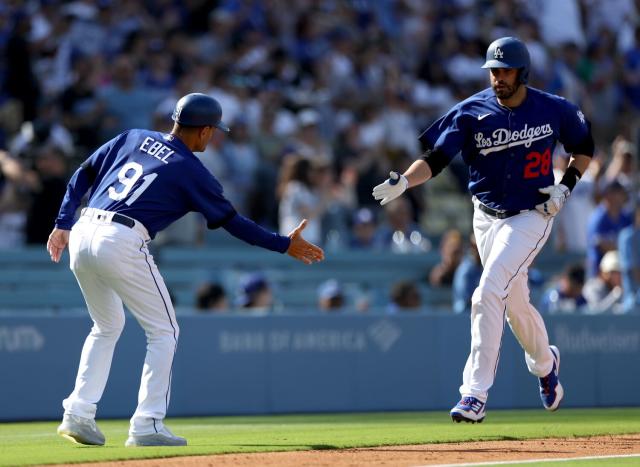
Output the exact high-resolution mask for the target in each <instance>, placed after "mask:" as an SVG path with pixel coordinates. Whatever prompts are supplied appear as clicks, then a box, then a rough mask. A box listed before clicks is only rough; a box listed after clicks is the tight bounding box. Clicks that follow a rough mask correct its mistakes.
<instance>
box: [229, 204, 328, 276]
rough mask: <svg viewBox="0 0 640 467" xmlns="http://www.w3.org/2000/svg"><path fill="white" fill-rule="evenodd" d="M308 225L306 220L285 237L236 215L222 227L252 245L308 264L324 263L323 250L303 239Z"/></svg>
mask: <svg viewBox="0 0 640 467" xmlns="http://www.w3.org/2000/svg"><path fill="white" fill-rule="evenodd" d="M306 225H307V220H306V219H304V220H303V221H302V222H301V223H300V225H299V226H298V227H296V228H295V229H293V231H292V232H291V233H290V234H289V235H288V236H284V235H278V234H277V233H273V232H269V231H268V230H266V229H264V228H263V227H261V226H259V225H258V224H256V223H255V222H253V221H252V220H251V219H247V218H246V217H244V216H242V215H240V214H234V215H233V217H231V218H230V219H228V220H227V221H226V222H225V223H224V224H223V225H222V227H223V228H224V229H225V230H226V231H227V232H229V233H230V234H231V235H233V236H234V237H236V238H239V239H240V240H242V241H245V242H247V243H249V244H250V245H256V246H259V247H262V248H266V249H267V250H272V251H277V252H279V253H287V254H288V255H289V256H292V257H294V258H296V259H299V260H300V261H302V262H303V263H306V264H311V263H313V262H315V261H322V260H323V259H324V252H323V251H322V249H321V248H320V247H317V246H316V245H314V244H312V243H309V242H307V241H306V240H305V239H304V238H302V235H301V232H302V231H303V230H304V228H305V227H306Z"/></svg>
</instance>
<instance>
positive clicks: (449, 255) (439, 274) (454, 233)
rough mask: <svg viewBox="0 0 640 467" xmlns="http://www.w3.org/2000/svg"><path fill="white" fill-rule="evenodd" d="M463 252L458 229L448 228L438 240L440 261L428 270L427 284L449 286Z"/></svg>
mask: <svg viewBox="0 0 640 467" xmlns="http://www.w3.org/2000/svg"><path fill="white" fill-rule="evenodd" d="M476 250H477V248H476ZM463 253H464V249H463V244H462V234H461V233H460V231H459V230H457V229H450V230H448V231H447V232H445V234H444V235H443V236H442V240H441V241H440V262H439V263H438V264H436V265H435V266H434V267H433V269H431V271H430V272H429V284H431V286H433V287H449V286H451V285H452V284H453V276H454V274H455V272H456V269H457V268H458V266H459V265H460V262H461V261H462V255H463Z"/></svg>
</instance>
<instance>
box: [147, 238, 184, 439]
mask: <svg viewBox="0 0 640 467" xmlns="http://www.w3.org/2000/svg"><path fill="white" fill-rule="evenodd" d="M143 248H144V241H143V242H142V245H141V246H140V252H141V253H143V254H144V260H145V261H146V263H147V266H149V272H150V273H151V277H152V278H153V283H154V284H155V285H156V289H158V293H159V294H160V298H161V299H162V303H164V309H165V312H166V313H167V318H169V324H170V325H171V329H173V340H174V341H175V345H174V347H173V357H171V369H170V370H169V383H168V384H167V392H166V393H165V396H164V401H165V413H166V411H168V410H169V391H170V390H171V376H172V374H173V359H174V357H175V355H176V350H177V348H178V339H177V338H176V328H175V326H174V325H173V320H172V319H171V313H169V307H168V306H167V302H166V300H165V299H164V295H162V291H161V290H160V286H159V285H158V281H156V276H155V275H154V274H153V268H152V267H151V263H149V257H148V255H147V253H146V252H145V251H144V250H143ZM154 428H155V421H154ZM156 432H157V430H156Z"/></svg>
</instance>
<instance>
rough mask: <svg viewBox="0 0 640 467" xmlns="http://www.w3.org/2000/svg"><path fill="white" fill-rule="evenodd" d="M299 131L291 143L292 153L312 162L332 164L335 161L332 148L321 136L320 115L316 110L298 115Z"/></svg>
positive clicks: (303, 111)
mask: <svg viewBox="0 0 640 467" xmlns="http://www.w3.org/2000/svg"><path fill="white" fill-rule="evenodd" d="M297 117H298V121H297V123H298V131H297V133H296V137H295V138H294V139H293V140H292V141H291V147H290V151H291V152H293V153H295V154H299V155H301V156H303V157H305V158H307V159H310V160H312V161H320V162H324V163H330V162H332V161H333V152H332V149H331V146H330V145H328V144H327V143H326V139H325V138H323V137H322V135H321V134H320V127H319V124H320V114H319V113H318V111H317V110H314V109H304V110H301V111H300V112H299V113H298V116H297Z"/></svg>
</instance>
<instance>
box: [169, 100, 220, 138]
mask: <svg viewBox="0 0 640 467" xmlns="http://www.w3.org/2000/svg"><path fill="white" fill-rule="evenodd" d="M171 119H172V120H173V121H174V122H176V123H179V124H180V125H182V126H194V127H196V126H213V127H216V128H218V129H219V130H222V131H224V132H228V131H229V127H227V125H225V124H224V123H222V121H221V119H222V107H220V103H219V102H218V101H217V100H215V99H214V98H213V97H211V96H207V95H206V94H201V93H199V92H195V93H192V94H187V95H186V96H183V97H181V98H180V100H179V101H178V102H177V104H176V108H175V109H174V110H173V115H171Z"/></svg>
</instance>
